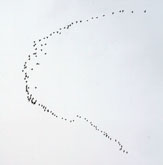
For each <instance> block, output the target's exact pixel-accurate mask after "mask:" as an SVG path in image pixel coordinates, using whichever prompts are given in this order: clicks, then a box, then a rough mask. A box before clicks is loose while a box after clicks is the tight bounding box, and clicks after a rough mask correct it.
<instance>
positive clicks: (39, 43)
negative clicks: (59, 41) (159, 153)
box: [22, 10, 147, 154]
mask: <svg viewBox="0 0 163 165" xmlns="http://www.w3.org/2000/svg"><path fill="white" fill-rule="evenodd" d="M146 12H147V11H146V10H144V11H143V13H146ZM117 13H120V14H123V13H125V10H119V11H118V12H111V13H110V14H111V15H114V14H117ZM129 13H130V14H134V11H133V10H132V11H129ZM107 15H108V14H102V15H100V16H96V17H91V18H89V19H86V20H81V19H80V20H76V21H73V22H71V23H70V24H68V25H66V26H64V27H60V28H59V29H58V30H56V31H53V32H51V33H50V34H48V35H46V36H44V37H43V38H40V39H38V40H36V41H33V49H34V50H33V52H32V53H31V54H30V55H28V58H27V61H25V63H24V66H23V70H22V72H23V73H24V82H25V93H26V97H27V100H28V102H30V103H31V104H33V105H36V106H39V107H40V108H41V109H42V110H43V111H44V112H46V113H49V114H50V115H52V116H53V117H54V118H55V119H60V120H63V121H65V122H67V123H74V122H75V121H76V120H77V119H79V120H83V121H84V122H86V123H87V124H89V125H90V127H92V128H93V129H94V130H96V131H98V132H99V133H100V134H101V135H103V136H104V137H105V138H107V140H109V141H112V142H114V143H115V145H117V147H118V150H119V151H121V152H122V153H124V154H128V151H127V150H126V149H124V147H123V145H122V143H121V142H120V141H119V140H118V139H117V138H113V137H112V136H111V135H110V134H109V133H107V132H106V131H104V130H102V129H100V128H99V127H98V126H97V125H96V124H95V123H94V122H92V121H90V120H89V119H88V118H86V117H83V116H80V115H79V114H78V115H76V118H74V119H68V118H65V117H63V116H60V115H59V114H58V113H56V112H55V111H54V110H51V109H49V108H48V106H47V105H44V104H43V103H41V102H39V100H38V99H36V98H35V97H34V95H33V94H32V92H31V91H30V89H31V84H30V83H29V79H30V71H34V69H35V67H36V66H37V67H38V66H40V63H39V62H36V63H35V65H34V66H33V67H31V66H30V65H29V63H30V61H31V60H32V59H34V58H36V59H37V57H38V56H40V55H42V54H43V55H47V52H45V51H44V47H46V46H47V42H48V39H49V38H51V37H53V36H55V35H61V34H62V33H63V32H64V31H65V30H69V29H70V28H71V27H72V26H77V25H78V24H81V23H85V22H92V21H93V20H96V19H102V18H105V17H107ZM40 53H41V54H40ZM34 89H35V90H36V89H37V87H36V86H34Z"/></svg>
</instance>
